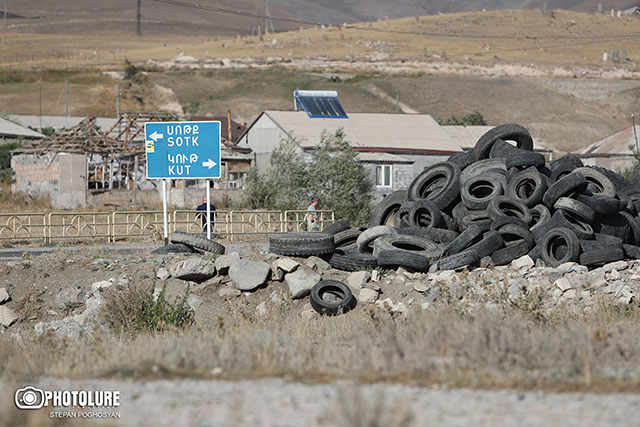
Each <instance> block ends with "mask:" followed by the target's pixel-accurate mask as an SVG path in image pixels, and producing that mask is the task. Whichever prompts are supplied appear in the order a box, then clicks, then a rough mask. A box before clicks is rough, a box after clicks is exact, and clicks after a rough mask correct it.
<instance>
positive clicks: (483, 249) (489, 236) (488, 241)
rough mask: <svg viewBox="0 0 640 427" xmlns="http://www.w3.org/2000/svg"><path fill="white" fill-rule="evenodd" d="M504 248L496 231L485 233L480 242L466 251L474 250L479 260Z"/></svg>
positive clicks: (502, 241)
mask: <svg viewBox="0 0 640 427" xmlns="http://www.w3.org/2000/svg"><path fill="white" fill-rule="evenodd" d="M502 247H504V240H502V237H501V236H500V234H499V233H498V232H497V231H489V232H487V233H485V235H484V237H483V238H482V240H480V241H479V242H478V243H475V244H473V245H471V246H469V249H468V250H475V251H476V252H477V254H478V257H479V258H480V259H482V258H484V257H486V256H489V255H491V254H492V253H494V252H495V251H497V250H498V249H500V248H502Z"/></svg>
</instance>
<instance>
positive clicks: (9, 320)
mask: <svg viewBox="0 0 640 427" xmlns="http://www.w3.org/2000/svg"><path fill="white" fill-rule="evenodd" d="M16 320H18V315H17V314H15V313H14V312H13V310H11V309H10V308H9V307H7V306H6V305H0V326H3V327H5V328H8V327H9V326H11V325H13V323H14V322H15V321H16Z"/></svg>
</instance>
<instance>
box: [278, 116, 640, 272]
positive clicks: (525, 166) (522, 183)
mask: <svg viewBox="0 0 640 427" xmlns="http://www.w3.org/2000/svg"><path fill="white" fill-rule="evenodd" d="M532 150H533V139H532V138H531V135H530V133H529V132H528V131H527V129H525V128H524V127H522V126H520V125H517V124H503V125H500V126H497V127H495V128H493V129H491V130H489V131H488V132H487V133H486V134H484V135H483V136H482V137H481V138H480V139H479V140H478V142H477V143H476V145H475V147H474V149H473V150H470V151H465V152H462V153H456V154H454V155H452V156H451V157H449V158H448V159H447V161H444V162H440V163H436V164H434V165H432V166H429V167H427V168H425V169H424V170H423V171H422V172H421V173H420V174H419V175H418V176H417V177H416V178H415V179H414V180H413V182H412V183H411V185H410V186H409V188H408V189H407V190H400V191H396V192H393V193H391V194H390V195H388V196H387V197H386V198H385V199H383V200H382V201H381V202H380V203H379V204H378V205H377V206H376V207H375V208H374V210H373V212H372V216H371V220H370V222H369V226H368V228H351V227H350V226H349V224H347V223H344V222H342V221H341V222H338V223H335V224H332V225H331V226H330V228H329V229H327V230H325V231H324V232H323V233H297V234H298V236H291V234H296V233H289V234H288V235H287V234H285V235H279V236H274V237H273V238H272V239H271V250H272V252H275V253H280V254H283V255H298V256H304V255H325V256H327V257H329V262H330V263H331V265H332V266H333V267H334V268H338V269H342V270H362V269H367V268H374V267H377V266H382V267H390V268H395V267H405V268H407V269H410V270H413V271H427V270H430V269H432V268H437V269H440V270H449V269H458V268H462V267H465V266H473V265H477V264H478V263H479V262H480V260H481V259H483V258H484V259H485V260H487V258H486V257H490V259H491V263H492V264H494V265H505V264H508V263H510V262H511V261H513V260H514V259H517V258H519V257H521V256H523V255H526V254H529V256H530V257H531V258H532V259H533V260H534V261H537V260H542V262H544V264H546V265H548V266H558V265H560V264H562V263H565V262H570V261H572V262H578V263H580V264H582V265H586V266H589V267H596V266H600V265H603V264H605V263H608V262H612V261H617V260H620V259H623V258H640V219H639V218H638V212H639V211H640V187H636V186H633V185H631V183H630V182H629V181H627V180H626V179H625V178H624V177H622V176H621V175H619V174H617V173H615V172H613V171H610V170H607V169H604V168H600V167H594V166H585V165H583V163H582V161H581V160H580V159H579V158H577V157H574V156H566V157H563V158H561V159H558V160H556V161H554V162H551V163H550V164H549V163H547V162H546V160H545V157H544V156H543V155H542V154H540V153H536V152H533V151H532ZM302 234H304V236H303V235H302ZM287 242H288V243H287ZM433 266H435V267H433Z"/></svg>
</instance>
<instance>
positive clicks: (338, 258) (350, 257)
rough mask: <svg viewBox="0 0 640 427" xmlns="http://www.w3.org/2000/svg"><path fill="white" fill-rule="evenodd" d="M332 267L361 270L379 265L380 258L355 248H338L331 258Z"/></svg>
mask: <svg viewBox="0 0 640 427" xmlns="http://www.w3.org/2000/svg"><path fill="white" fill-rule="evenodd" d="M329 264H330V265H331V267H333V268H335V269H338V270H344V271H359V270H365V269H369V268H376V267H377V266H378V258H377V257H374V256H373V255H371V254H361V253H359V252H356V251H354V250H344V249H336V251H335V252H334V253H333V255H331V258H329Z"/></svg>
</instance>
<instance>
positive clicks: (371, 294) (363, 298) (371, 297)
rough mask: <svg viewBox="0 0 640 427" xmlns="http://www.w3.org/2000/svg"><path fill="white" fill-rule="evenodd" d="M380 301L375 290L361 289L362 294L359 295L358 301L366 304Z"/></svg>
mask: <svg viewBox="0 0 640 427" xmlns="http://www.w3.org/2000/svg"><path fill="white" fill-rule="evenodd" d="M377 300H378V292H376V291H374V290H373V289H369V288H364V289H360V293H359V294H358V301H360V302H361V303H365V304H373V303H374V302H376V301H377Z"/></svg>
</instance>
